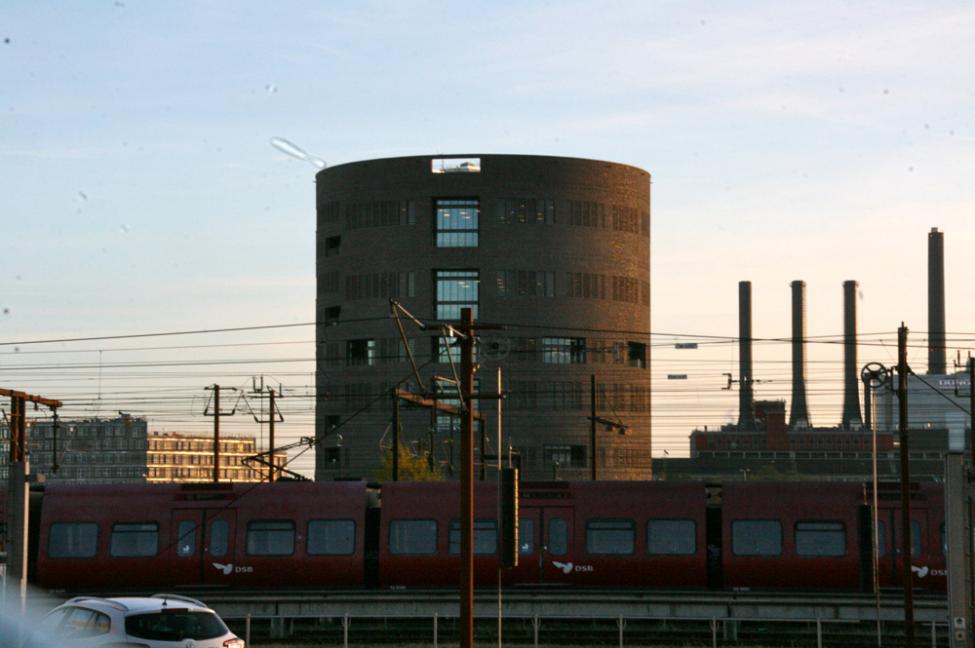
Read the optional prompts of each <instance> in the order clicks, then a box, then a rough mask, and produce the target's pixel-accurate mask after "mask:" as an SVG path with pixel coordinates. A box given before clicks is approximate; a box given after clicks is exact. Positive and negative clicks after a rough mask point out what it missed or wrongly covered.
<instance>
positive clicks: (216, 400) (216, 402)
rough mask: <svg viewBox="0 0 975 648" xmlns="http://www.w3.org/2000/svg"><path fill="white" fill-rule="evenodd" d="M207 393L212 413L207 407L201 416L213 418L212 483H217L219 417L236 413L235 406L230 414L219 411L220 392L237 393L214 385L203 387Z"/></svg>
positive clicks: (218, 472) (218, 476) (230, 388)
mask: <svg viewBox="0 0 975 648" xmlns="http://www.w3.org/2000/svg"><path fill="white" fill-rule="evenodd" d="M204 389H206V390H207V391H212V392H213V413H212V414H211V413H210V407H209V405H207V407H206V408H204V410H203V416H212V417H213V482H214V483H217V482H219V481H220V417H221V416H233V415H234V414H235V413H236V412H237V406H236V405H235V406H234V408H233V409H232V410H230V412H221V411H220V390H221V389H229V390H230V391H237V388H236V387H221V386H220V385H218V384H216V383H214V384H213V385H211V386H210V387H205V388H204Z"/></svg>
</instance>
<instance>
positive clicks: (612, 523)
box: [586, 520, 636, 554]
mask: <svg viewBox="0 0 975 648" xmlns="http://www.w3.org/2000/svg"><path fill="white" fill-rule="evenodd" d="M635 536H636V531H635V527H634V524H633V520H589V521H588V522H586V552H588V553H591V554H631V553H633V543H634V538H635Z"/></svg>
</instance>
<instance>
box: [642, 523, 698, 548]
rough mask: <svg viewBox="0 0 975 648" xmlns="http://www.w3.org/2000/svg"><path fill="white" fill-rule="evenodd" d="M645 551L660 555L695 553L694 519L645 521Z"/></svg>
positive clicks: (695, 527)
mask: <svg viewBox="0 0 975 648" xmlns="http://www.w3.org/2000/svg"><path fill="white" fill-rule="evenodd" d="M647 553H649V554H655V555H660V556H689V555H691V554H694V553H697V524H696V523H695V522H694V520H650V521H649V522H647Z"/></svg>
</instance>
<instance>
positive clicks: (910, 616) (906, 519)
mask: <svg viewBox="0 0 975 648" xmlns="http://www.w3.org/2000/svg"><path fill="white" fill-rule="evenodd" d="M909 371H910V370H909V369H908V366H907V327H906V326H904V323H903V322H901V325H900V328H898V329H897V379H898V380H897V399H898V403H897V404H898V418H899V420H898V423H899V424H900V425H899V429H900V459H901V560H902V562H903V572H902V575H901V578H902V579H903V581H904V645H905V646H906V648H914V584H913V572H911V540H912V535H913V533H912V532H911V483H910V482H911V464H910V459H911V457H910V447H909V445H908V433H907V423H908V421H907V374H908V372H909Z"/></svg>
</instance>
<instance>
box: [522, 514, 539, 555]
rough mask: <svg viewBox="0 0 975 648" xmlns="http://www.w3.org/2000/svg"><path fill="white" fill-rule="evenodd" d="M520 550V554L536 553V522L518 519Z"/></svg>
mask: <svg viewBox="0 0 975 648" xmlns="http://www.w3.org/2000/svg"><path fill="white" fill-rule="evenodd" d="M518 544H519V545H521V547H520V548H519V549H518V553H520V554H530V553H534V551H535V520H533V519H531V518H518Z"/></svg>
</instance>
